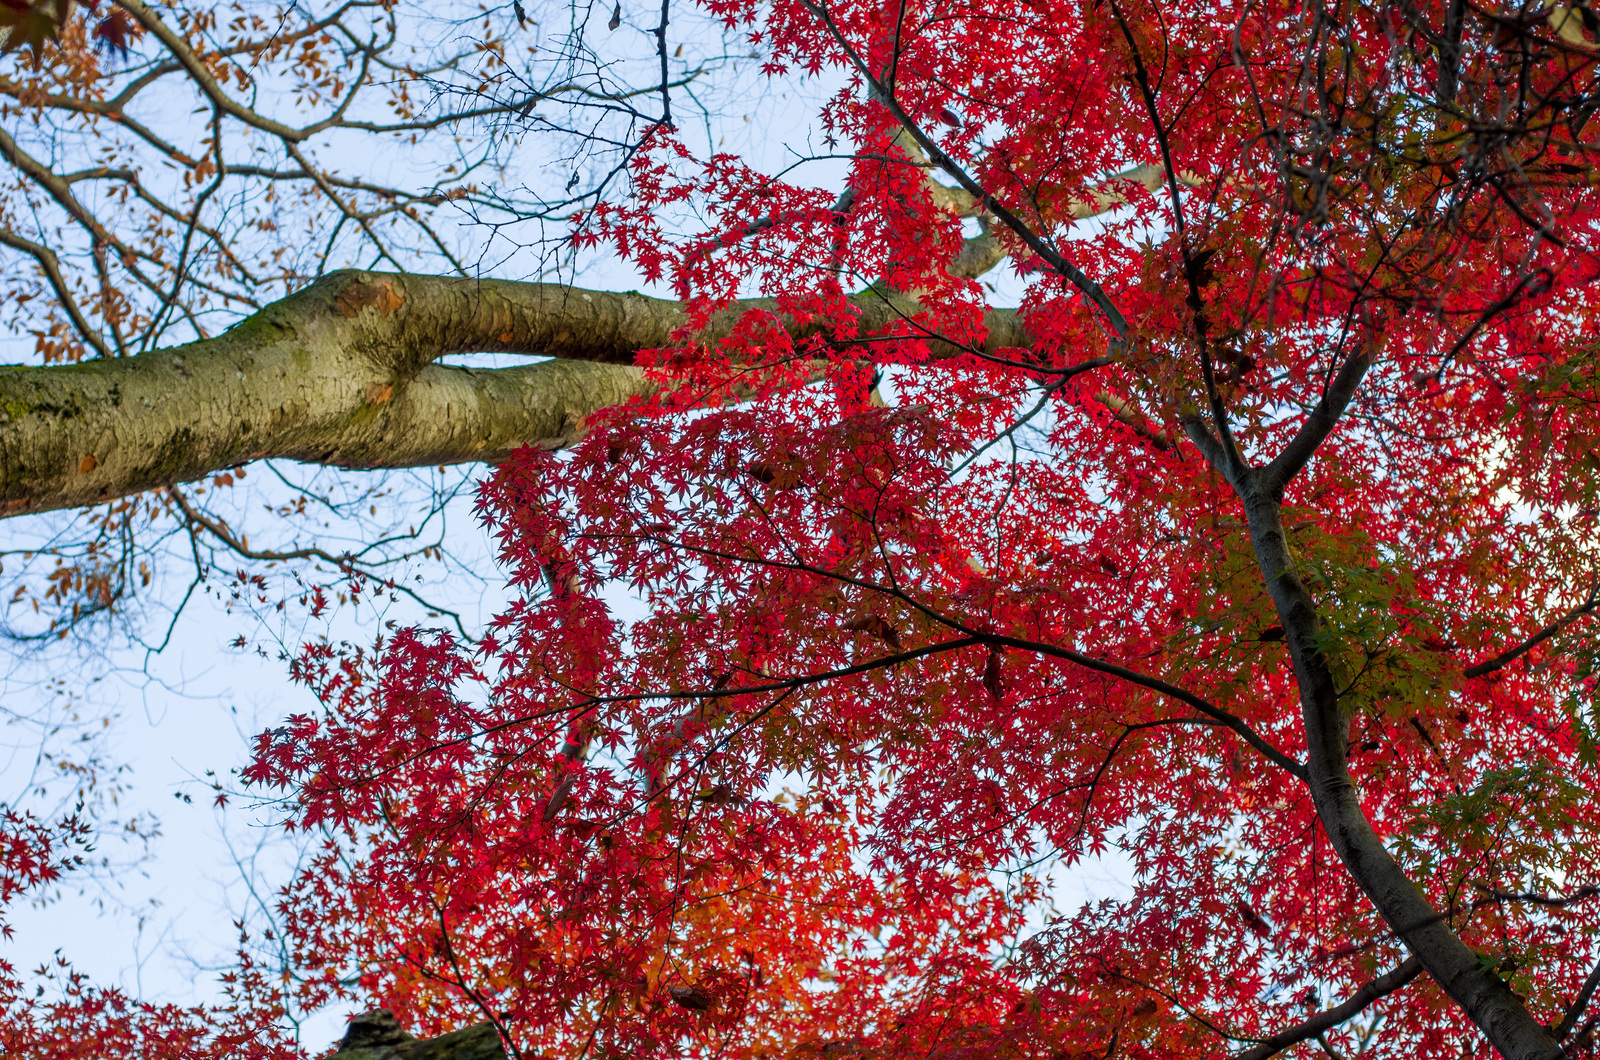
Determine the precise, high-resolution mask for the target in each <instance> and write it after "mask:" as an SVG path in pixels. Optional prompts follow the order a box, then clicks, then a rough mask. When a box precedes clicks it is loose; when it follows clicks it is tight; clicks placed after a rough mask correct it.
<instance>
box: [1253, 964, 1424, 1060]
mask: <svg viewBox="0 0 1600 1060" xmlns="http://www.w3.org/2000/svg"><path fill="white" fill-rule="evenodd" d="M1421 974H1422V962H1421V961H1419V960H1417V958H1416V957H1414V956H1413V957H1407V958H1406V959H1405V960H1404V961H1402V962H1400V964H1399V966H1398V967H1396V968H1395V969H1394V970H1393V971H1390V972H1386V973H1384V974H1383V975H1380V976H1378V977H1377V978H1376V979H1373V980H1371V981H1369V982H1366V983H1363V984H1362V985H1361V987H1360V988H1359V989H1357V990H1356V992H1355V993H1353V994H1351V995H1350V996H1349V998H1347V999H1346V1000H1345V1001H1344V1002H1343V1003H1341V1004H1338V1005H1335V1006H1333V1007H1332V1008H1328V1009H1323V1010H1322V1011H1321V1012H1319V1013H1317V1014H1316V1015H1315V1016H1312V1017H1310V1018H1309V1019H1306V1020H1303V1021H1301V1022H1300V1023H1297V1024H1295V1025H1294V1026H1293V1027H1290V1028H1288V1029H1287V1030H1283V1031H1280V1032H1278V1033H1277V1034H1274V1035H1273V1036H1272V1037H1270V1038H1268V1039H1266V1040H1265V1041H1263V1042H1261V1043H1260V1044H1258V1045H1255V1046H1252V1047H1251V1048H1249V1049H1246V1050H1245V1051H1244V1052H1242V1053H1240V1054H1238V1055H1237V1056H1235V1057H1234V1058H1233V1060H1267V1057H1269V1056H1275V1055H1277V1054H1278V1053H1281V1052H1283V1050H1285V1049H1287V1048H1289V1046H1291V1045H1295V1044H1297V1043H1299V1042H1303V1041H1308V1040H1310V1039H1312V1038H1315V1037H1316V1036H1317V1035H1319V1034H1322V1033H1324V1032H1326V1031H1330V1030H1332V1029H1333V1028H1335V1027H1337V1026H1339V1025H1340V1024H1341V1023H1343V1022H1345V1021H1346V1020H1348V1019H1351V1018H1352V1017H1354V1016H1356V1015H1358V1014H1359V1013H1360V1012H1361V1010H1362V1009H1364V1008H1366V1007H1367V1006H1368V1005H1370V1004H1372V1003H1373V1002H1374V1001H1376V1000H1378V999H1379V998H1381V997H1384V996H1386V995H1389V994H1392V993H1394V992H1395V991H1396V990H1399V989H1400V988H1401V987H1403V986H1405V985H1406V984H1407V983H1409V982H1411V980H1413V979H1415V978H1416V977H1417V976H1419V975H1421Z"/></svg>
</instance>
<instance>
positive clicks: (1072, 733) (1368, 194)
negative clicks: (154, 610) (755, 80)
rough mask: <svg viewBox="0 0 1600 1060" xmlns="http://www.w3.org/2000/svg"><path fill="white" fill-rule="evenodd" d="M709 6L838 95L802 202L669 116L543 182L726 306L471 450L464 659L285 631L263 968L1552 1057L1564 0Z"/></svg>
mask: <svg viewBox="0 0 1600 1060" xmlns="http://www.w3.org/2000/svg"><path fill="white" fill-rule="evenodd" d="M710 6H711V7H712V8H713V9H714V10H715V11H717V12H718V13H719V14H721V15H723V16H724V17H726V18H727V19H728V20H729V22H730V23H748V24H749V25H750V26H751V32H752V34H753V36H755V37H756V38H759V39H760V40H762V41H764V42H766V43H767V44H769V45H770V46H771V48H772V49H773V59H772V66H773V71H774V72H780V71H782V70H784V69H786V68H789V67H794V68H798V69H804V70H810V71H820V70H824V69H830V68H832V69H842V70H843V71H844V73H845V75H846V76H847V77H848V79H849V80H850V84H849V86H848V88H846V89H845V90H844V91H842V92H841V93H840V94H839V96H838V97H837V98H836V99H835V100H834V101H833V103H832V104H831V105H830V107H829V108H828V110H827V112H826V121H827V124H828V128H829V130H830V132H831V135H832V136H833V138H834V139H835V141H836V142H837V143H838V144H839V145H842V146H841V148H840V149H841V150H848V151H849V153H850V155H851V157H852V163H851V166H852V168H851V171H850V173H851V175H850V181H849V186H848V189H847V191H846V193H845V194H844V195H842V196H839V197H837V198H835V197H834V196H832V195H822V194H820V193H819V192H817V191H816V190H815V189H809V188H804V187H798V186H791V185H789V184H787V183H785V182H784V181H783V180H782V179H779V178H778V177H775V176H772V175H769V174H763V173H760V172H756V171H754V170H753V169H751V168H750V167H749V166H748V165H747V164H745V163H744V162H742V161H741V160H740V159H738V158H733V157H714V158H710V159H696V158H694V157H692V156H691V155H690V153H689V152H688V151H686V150H685V149H683V148H682V147H681V145H680V144H679V142H678V140H677V139H676V138H675V135H674V132H673V130H672V128H671V127H670V126H667V125H663V126H662V127H661V128H660V129H658V130H657V132H656V134H655V135H654V137H653V138H652V140H651V142H650V144H649V149H648V150H647V151H645V152H643V153H641V154H640V155H639V156H638V157H637V159H636V161H635V162H634V165H633V169H632V184H631V191H632V197H631V198H630V199H628V200H627V201H620V202H617V203H615V204H613V205H612V206H610V207H608V208H606V209H603V210H601V211H598V212H597V213H595V214H592V215H588V216H584V217H581V218H578V219H576V220H577V225H578V228H577V231H578V238H579V239H580V240H585V241H589V242H591V243H594V244H597V245H610V246H612V247H615V248H617V249H619V250H620V251H621V252H622V253H623V254H625V255H627V256H629V257H630V258H631V259H632V260H633V261H635V262H637V264H638V266H639V268H640V269H641V271H642V272H643V273H644V274H645V275H646V276H648V277H650V278H651V279H660V280H665V281H670V282H671V283H672V284H673V285H675V287H676V288H677V290H678V291H679V293H680V294H681V295H682V296H683V297H684V298H685V299H686V300H688V301H690V302H691V303H692V304H693V305H694V306H696V307H697V308H698V309H699V310H700V311H701V312H702V313H703V314H705V315H707V316H709V314H711V313H713V312H716V311H717V310H718V309H720V308H722V307H724V306H725V305H727V304H728V302H729V301H730V300H731V299H732V298H733V297H734V296H735V295H738V294H743V293H752V292H756V293H761V294H764V295H769V296H771V297H773V298H774V299H775V301H774V302H773V303H772V304H771V309H770V310H767V311H761V312H758V313H751V314H749V315H748V316H747V317H746V318H745V320H744V324H743V327H742V329H741V330H740V333H739V335H738V336H737V338H736V339H734V340H731V341H728V342H725V343H721V344H719V345H716V346H715V347H708V346H706V345H703V344H700V343H697V342H696V341H695V337H694V334H693V332H692V331H691V332H687V333H685V334H684V335H683V337H682V345H681V346H680V347H679V348H676V349H671V350H663V351H654V352H653V353H652V354H651V355H650V356H651V357H652V364H653V365H654V370H655V371H657V372H658V373H659V374H660V375H661V377H662V379H663V381H664V383H666V386H665V388H664V390H663V396H662V397H660V398H658V399H657V400H655V401H653V402H648V403H641V404H638V405H636V406H632V407H628V408H626V409H621V410H618V411H617V412H615V413H614V414H611V415H609V416H607V417H606V418H605V419H604V420H603V421H602V422H600V423H597V424H594V425H593V426H592V429H591V431H590V433H589V434H588V435H587V437H586V438H585V440H584V441H583V442H582V443H581V444H579V445H578V446H577V448H576V449H575V450H574V451H572V452H570V453H569V454H566V455H563V456H560V457H557V456H551V455H546V454H541V453H535V452H524V453H523V454H522V455H521V456H520V457H519V458H517V459H516V460H514V461H512V462H511V463H510V464H508V465H506V466H504V467H502V468H500V469H499V471H498V472H497V473H496V474H495V475H494V477H493V478H492V479H491V480H490V481H489V482H488V483H487V484H486V485H485V487H484V489H483V494H482V511H483V515H484V518H485V520H486V522H487V524H488V525H489V526H490V527H491V528H492V530H493V532H494V533H495V534H496V535H497V538H498V541H499V542H500V547H501V555H502V559H503V562H504V565H505V570H506V573H507V575H508V577H509V578H510V581H511V584H512V586H513V587H514V589H515V590H516V592H517V593H518V594H519V595H518V597H517V599H516V600H515V602H514V603H513V604H511V605H510V606H509V607H508V608H507V610H506V611H505V612H504V613H503V614H502V615H501V616H500V617H499V618H498V619H497V620H496V621H495V623H494V626H493V628H494V636H493V638H492V639H491V640H487V641H485V642H483V643H481V644H477V645H472V644H464V643H459V642H457V641H456V640H454V639H452V638H451V637H450V636H448V635H446V634H444V633H440V632H435V631H426V630H410V631H401V632H397V633H396V634H394V635H393V636H391V637H390V638H389V639H388V640H387V641H386V642H384V643H382V644H381V645H380V646H379V649H378V650H377V651H376V652H375V653H374V652H366V651H358V650H354V649H349V648H342V647H339V646H335V645H327V644H323V645H315V646H312V647H310V648H308V649H307V650H306V652H305V654H304V655H303V656H302V658H300V659H299V660H298V661H297V663H296V674H297V676H298V677H299V678H300V679H301V680H303V681H304V682H306V683H307V684H308V685H309V686H310V687H311V688H312V689H313V690H314V691H315V692H316V693H317V695H318V696H319V698H320V701H321V703H322V705H323V709H322V710H321V711H320V712H318V713H316V714H312V715H305V716H298V717H295V718H292V719H290V721H289V722H288V723H287V724H285V725H284V726H283V727H281V728H280V729H277V730H275V731H273V732H271V733H268V734H266V735H264V736H263V737H262V740H261V743H260V745H259V748H258V753H257V759H256V764H255V766H254V767H253V768H252V771H251V778H252V779H253V780H254V781H256V782H258V783H261V784H267V785H280V786H282V787H285V788H287V789H289V790H290V791H291V792H292V793H293V796H294V800H295V801H294V806H295V811H294V820H293V824H294V826H295V827H299V828H305V829H323V830H324V831H325V834H326V835H327V837H328V839H327V843H326V847H325V850H324V853H323V855H322V856H321V858H320V859H319V860H318V861H317V863H316V864H315V865H314V866H312V867H311V868H310V869H309V870H308V871H306V872H305V873H304V875H303V876H301V877H300V878H299V879H298V880H297V881H296V882H295V883H294V885H293V886H292V887H291V888H290V890H289V891H288V892H287V894H286V896H285V899H284V903H285V904H284V910H285V915H286V917H287V918H288V920H289V922H290V924H291V926H292V929H293V938H294V943H295V945H296V946H297V947H298V949H297V954H298V957H299V959H300V960H301V962H302V963H303V965H304V966H305V967H306V968H307V969H308V970H309V972H310V973H312V979H311V980H310V985H309V986H308V987H306V989H307V990H308V991H309V992H311V994H312V995H313V996H331V995H332V994H333V993H335V992H337V991H339V990H341V989H343V987H341V986H340V984H341V983H347V982H348V981H349V977H350V976H351V975H352V974H354V975H355V976H356V977H357V978H358V979H359V989H360V990H361V991H362V992H364V993H365V994H367V995H370V996H372V997H374V998H376V999H378V1000H381V1001H383V1002H384V1003H387V1004H390V1005H392V1006H394V1007H396V1008H397V1009H399V1010H402V1011H403V1012H404V1013H406V1014H407V1016H408V1018H409V1019H411V1020H413V1021H414V1022H417V1023H419V1024H420V1025H422V1026H423V1027H424V1028H433V1029H442V1028H445V1027H448V1026H452V1025H455V1024H457V1023H459V1022H461V1021H462V1020H476V1019H481V1018H485V1017H487V1018H490V1019H492V1020H494V1021H495V1022H496V1024H497V1025H498V1026H499V1028H500V1029H501V1031H502V1033H503V1034H504V1036H505V1038H506V1039H507V1041H508V1043H509V1044H510V1045H511V1047H512V1048H513V1049H514V1050H516V1051H517V1053H518V1054H519V1055H520V1056H522V1057H528V1058H532V1057H535V1056H567V1057H579V1056H616V1057H620V1056H691V1055H693V1056H700V1055H704V1056H713V1055H733V1056H749V1057H777V1056H796V1057H798V1056H808V1055H813V1054H814V1055H818V1056H821V1055H839V1056H869V1055H870V1056H874V1057H880V1056H881V1057H891V1056H906V1057H911V1056H921V1057H927V1056H940V1057H948V1058H955V1057H958V1056H968V1055H970V1056H980V1055H981V1056H986V1057H987V1056H1003V1057H1012V1056H1015V1057H1053V1058H1059V1060H1066V1058H1077V1057H1087V1056H1094V1057H1110V1056H1113V1055H1116V1056H1130V1057H1141V1058H1142V1057H1194V1056H1215V1057H1221V1056H1225V1055H1230V1054H1235V1055H1236V1054H1238V1052H1239V1051H1241V1050H1244V1051H1245V1055H1249V1056H1252V1057H1263V1056H1267V1055H1272V1054H1273V1053H1275V1052H1277V1051H1280V1050H1283V1049H1291V1048H1298V1049H1301V1050H1310V1049H1314V1048H1319V1047H1320V1048H1326V1049H1327V1050H1329V1051H1330V1052H1332V1053H1334V1055H1351V1054H1353V1053H1360V1054H1361V1055H1372V1056H1394V1057H1440V1058H1443V1057H1451V1058H1455V1057H1460V1056H1464V1055H1469V1054H1471V1055H1484V1054H1485V1050H1486V1046H1485V1045H1484V1044H1483V1043H1484V1042H1485V1039H1487V1041H1488V1042H1490V1043H1492V1046H1493V1048H1494V1049H1497V1050H1498V1051H1499V1053H1500V1054H1502V1055H1504V1056H1507V1057H1517V1058H1523V1057H1527V1058H1539V1060H1553V1058H1554V1057H1556V1056H1558V1055H1562V1053H1563V1050H1564V1051H1565V1054H1566V1055H1590V1053H1592V1050H1593V1046H1592V1036H1591V1030H1592V1028H1593V1027H1594V1026H1595V1025H1596V1021H1597V1019H1600V1016H1596V1015H1594V1014H1592V1009H1591V1006H1590V1001H1591V995H1592V993H1593V992H1594V988H1595V983H1596V980H1597V979H1600V976H1597V974H1596V973H1595V972H1594V971H1592V969H1594V967H1595V962H1596V960H1597V958H1600V937H1597V935H1600V921H1597V915H1600V899H1597V898H1596V895H1597V893H1600V892H1597V890H1596V888H1597V886H1600V871H1597V869H1600V865H1597V858H1600V834H1597V832H1600V801H1597V799H1596V790H1595V789H1596V784H1595V768H1596V766H1595V733H1596V729H1597V725H1600V719H1597V715H1596V705H1595V689H1594V663H1595V660H1596V645H1595V642H1594V640H1593V639H1592V633H1591V632H1590V626H1589V624H1588V623H1587V622H1586V621H1585V620H1586V618H1587V616H1588V615H1589V614H1590V613H1591V612H1592V611H1593V610H1594V609H1595V605H1596V581H1595V578H1596V571H1595V555H1596V546H1597V543H1600V542H1597V537H1596V511H1597V508H1600V496H1597V487H1596V478H1595V471H1596V469H1597V468H1600V455H1597V453H1600V414H1597V413H1600V352H1597V347H1596V344H1595V340H1594V339H1593V337H1592V336H1593V331H1594V326H1595V318H1596V314H1597V309H1600V303H1597V302H1596V295H1595V290H1596V289H1595V287H1594V286H1592V281H1593V280H1594V279H1595V278H1596V277H1597V276H1600V258H1597V257H1596V253H1595V248H1596V247H1597V235H1600V233H1597V232H1596V225H1597V212H1596V211H1597V207H1600V190H1597V185H1596V182H1595V180H1594V177H1595V174H1596V172H1597V170H1596V162H1597V158H1596V151H1597V148H1596V144H1595V138H1594V137H1593V136H1591V135H1589V134H1590V133H1591V132H1593V131H1594V126H1593V125H1592V124H1591V122H1590V118H1591V116H1592V114H1593V112H1594V111H1595V110H1596V109H1597V108H1600V91H1597V89H1600V85H1597V82H1596V59H1597V55H1600V53H1597V51H1596V48H1595V38H1594V37H1593V36H1591V34H1592V32H1593V31H1594V29H1595V28H1596V27H1595V25H1594V19H1593V17H1592V16H1591V15H1590V14H1589V11H1588V9H1587V7H1577V8H1570V9H1569V8H1567V7H1562V6H1549V7H1538V6H1532V7H1525V8H1516V7H1508V8H1504V9H1501V8H1499V7H1494V6H1478V5H1474V4H1465V3H1459V2H1454V0H1443V2H1435V3H1426V2H1423V3H1411V2H1404V0H1393V2H1385V3H1377V4H1370V5H1355V4H1337V3H1335V4H1322V3H1312V4H1300V3H1288V2H1276V0H1269V2H1265V3H1249V4H1243V3H1240V4H1216V3H1206V4H1196V5H1159V4H1155V3H1150V2H1147V0H1093V2H1082V0H985V2H983V3H970V2H967V0H903V2H897V3H888V4H884V3H877V2H872V3H858V2H855V0H828V2H826V3H824V2H821V0H816V2H814V0H776V2H774V3H772V4H771V5H769V6H762V7H759V8H758V7H756V6H755V5H752V4H747V3H744V2H742V0H714V2H712V3H711V4H710ZM1130 166H1136V167H1140V168H1136V169H1131V170H1130V169H1129V167H1130ZM930 173H934V174H939V175H940V176H941V179H943V180H949V181H953V182H954V184H955V185H956V186H957V190H956V191H953V192H952V191H950V190H949V189H948V188H945V187H942V186H937V185H936V184H935V183H934V182H933V181H930V179H929V174H930ZM691 212H694V213H695V215H696V216H699V217H700V218H702V219H703V221H704V222H705V223H704V225H703V227H701V228H698V229H694V230H691V231H689V232H688V234H684V232H683V227H684V225H683V224H680V222H681V221H682V219H683V218H684V217H686V216H689V215H690V213H691ZM963 214H965V215H966V216H967V218H968V220H967V221H966V223H967V224H968V226H969V228H968V229H967V230H966V231H965V232H964V231H963V227H962V226H963V217H962V216H961V215H963ZM974 218H975V219H976V220H973V219H974ZM973 224H976V225H978V226H980V227H981V229H982V232H980V233H978V234H977V235H976V236H974V235H973V229H972V228H971V227H970V226H971V225H973ZM675 226H676V227H675ZM968 238H976V239H996V240H999V241H1000V244H1001V246H1002V247H1003V248H1004V249H1005V250H1006V251H1008V252H1009V253H1010V254H1011V255H1012V257H1013V260H1014V261H1016V262H1018V263H1020V266H1021V269H1020V270H1019V271H1022V272H1024V273H1025V274H1026V277H1027V290H1026V294H1025V297H1024V299H1023V302H1022V308H1021V313H1022V315H1023V319H1024V322H1025V326H1026V330H1027V334H1028V336H1029V341H1028V343H1027V344H1026V345H1025V346H1017V347H1006V348H999V349H991V348H988V347H986V346H985V345H984V343H983V340H984V337H985V315H984V314H985V295H984V291H983V289H982V287H981V286H980V284H979V283H978V282H976V281H975V280H974V279H973V278H972V277H971V275H966V274H963V272H964V270H961V269H957V268H954V267H952V266H951V263H952V262H954V261H957V260H959V259H960V257H961V255H962V254H963V252H964V250H965V249H967V248H970V247H971V246H972V244H971V243H969V242H964V240H966V239H968ZM867 279H872V280H875V281H876V282H875V286H874V290H877V291H879V292H880V293H882V295H883V297H885V298H887V299H890V300H891V301H893V303H894V304H895V305H897V306H901V307H903V308H904V310H905V312H904V317H903V319H902V320H900V321H899V322H898V323H897V324H895V325H894V326H893V327H891V328H890V329H889V330H888V331H887V332H885V333H882V334H866V333H862V332H860V331H859V330H857V328H856V326H855V323H854V321H855V311H854V310H853V308H852V304H851V303H850V302H849V301H847V300H846V297H845V295H846V294H847V292H848V291H850V290H851V289H853V288H857V287H859V286H860V283H861V281H864V280H867ZM819 320H820V321H821V322H823V323H824V325H825V326H824V327H823V328H822V329H821V330H820V331H818V330H815V329H812V330H808V331H800V333H801V334H807V335H809V336H810V337H809V338H804V339H795V338H794V337H793V335H794V334H796V332H797V331H799V330H800V329H796V328H795V327H794V326H793V325H794V324H795V322H797V321H799V322H807V321H819ZM952 351H954V352H952ZM875 372H876V373H881V374H882V376H883V382H882V383H881V388H882V389H883V390H884V391H886V392H887V393H888V395H889V402H888V407H882V405H881V403H880V402H878V401H875V400H873V397H872V395H873V393H874V391H873V383H874V373H875ZM1109 851H1118V852H1120V853H1121V855H1122V856H1124V857H1125V858H1126V859H1127V860H1128V863H1129V864H1130V866H1131V870H1130V871H1131V874H1132V880H1131V888H1130V890H1129V891H1128V892H1127V893H1126V895H1124V896H1122V897H1119V898H1108V899H1106V900H1105V901H1102V902H1099V903H1098V904H1095V905H1092V906H1088V907H1085V908H1082V909H1071V908H1066V909H1057V908H1055V907H1054V906H1053V905H1052V902H1051V894H1052V883H1051V880H1052V876H1051V875H1050V874H1049V873H1050V872H1051V871H1052V869H1053V870H1054V872H1055V876H1054V877H1053V878H1054V879H1060V878H1061V874H1062V873H1070V872H1071V871H1073V867H1074V866H1075V865H1078V864H1080V863H1081V862H1083V861H1084V859H1088V858H1094V857H1098V856H1100V855H1102V854H1105V853H1107V852H1109ZM319 991H320V992H321V993H320V994H319V993H318V992H319Z"/></svg>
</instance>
